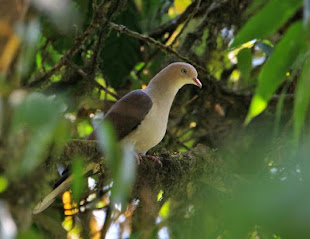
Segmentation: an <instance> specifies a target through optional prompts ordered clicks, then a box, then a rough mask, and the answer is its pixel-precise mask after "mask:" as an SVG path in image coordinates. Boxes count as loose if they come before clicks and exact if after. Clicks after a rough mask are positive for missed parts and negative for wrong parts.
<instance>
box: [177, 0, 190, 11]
mask: <svg viewBox="0 0 310 239" xmlns="http://www.w3.org/2000/svg"><path fill="white" fill-rule="evenodd" d="M191 3H192V1H191V0H174V6H175V8H176V10H177V11H178V13H182V12H184V10H185V9H186V8H187V7H188V6H189V5H190V4H191Z"/></svg>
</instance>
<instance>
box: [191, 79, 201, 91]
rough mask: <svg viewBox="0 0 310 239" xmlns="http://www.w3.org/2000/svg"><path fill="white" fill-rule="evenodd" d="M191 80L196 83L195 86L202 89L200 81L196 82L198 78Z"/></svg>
mask: <svg viewBox="0 0 310 239" xmlns="http://www.w3.org/2000/svg"><path fill="white" fill-rule="evenodd" d="M193 80H194V82H195V83H196V85H197V86H198V87H199V88H200V89H201V88H202V84H201V82H200V80H198V78H193Z"/></svg>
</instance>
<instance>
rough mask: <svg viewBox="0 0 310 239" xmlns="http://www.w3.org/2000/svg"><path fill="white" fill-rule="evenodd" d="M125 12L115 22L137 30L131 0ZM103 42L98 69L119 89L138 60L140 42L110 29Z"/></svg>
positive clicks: (135, 10) (136, 16)
mask: <svg viewBox="0 0 310 239" xmlns="http://www.w3.org/2000/svg"><path fill="white" fill-rule="evenodd" d="M128 4H129V6H128V9H127V11H126V12H123V13H121V14H120V15H119V16H118V17H117V19H116V22H117V23H120V24H125V25H126V27H128V28H130V29H131V30H134V31H139V30H140V29H139V26H138V14H137V13H136V12H137V9H136V8H135V6H134V5H133V3H132V2H129V3H128ZM104 42H105V44H104V46H103V48H102V51H101V60H102V62H101V65H100V69H101V70H102V72H103V76H104V79H105V80H106V81H107V83H108V84H109V85H111V86H112V87H113V88H115V89H119V88H120V87H121V86H122V84H123V83H124V82H125V80H126V76H129V74H130V72H131V70H132V69H133V68H134V66H135V65H136V64H137V63H138V62H140V61H141V60H140V56H141V53H140V44H139V41H138V40H137V39H134V38H132V37H129V36H126V35H124V34H121V35H119V34H118V33H117V32H115V31H111V32H110V34H109V36H108V37H107V38H106V39H105V41H104Z"/></svg>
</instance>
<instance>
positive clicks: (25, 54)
mask: <svg viewBox="0 0 310 239" xmlns="http://www.w3.org/2000/svg"><path fill="white" fill-rule="evenodd" d="M17 32H18V35H19V36H20V38H21V40H22V42H23V47H22V51H21V55H20V57H19V60H18V73H19V74H20V76H26V75H27V74H28V73H30V72H29V71H30V69H31V67H32V66H33V65H34V64H35V60H36V57H35V51H36V49H37V44H38V42H39V41H40V37H41V25H40V22H39V21H38V19H33V20H31V21H30V22H29V23H28V24H22V23H19V24H18V25H17Z"/></svg>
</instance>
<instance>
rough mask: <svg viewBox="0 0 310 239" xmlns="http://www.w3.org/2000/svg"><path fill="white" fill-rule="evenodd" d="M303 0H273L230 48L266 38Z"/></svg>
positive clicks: (245, 28) (241, 31) (248, 23)
mask: <svg viewBox="0 0 310 239" xmlns="http://www.w3.org/2000/svg"><path fill="white" fill-rule="evenodd" d="M301 4H302V1H301V0H286V1H282V0H272V1H270V2H269V3H268V4H267V5H266V6H265V7H264V8H263V9H262V10H261V11H260V12H258V13H257V14H256V15H255V16H254V17H252V18H251V19H250V20H249V21H248V22H247V23H246V24H245V25H244V27H242V29H241V30H240V31H239V32H238V34H237V35H236V37H235V39H234V41H233V43H232V44H231V46H230V49H232V48H235V47H238V46H240V45H241V44H243V43H245V42H248V41H250V40H253V39H257V38H265V37H267V36H269V35H270V34H272V33H274V32H275V31H276V30H277V29H279V27H281V26H282V25H283V24H284V23H285V22H286V21H287V20H288V19H289V18H290V17H291V16H292V15H293V14H294V13H295V12H296V10H297V9H298V8H299V7H300V6H301Z"/></svg>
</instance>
